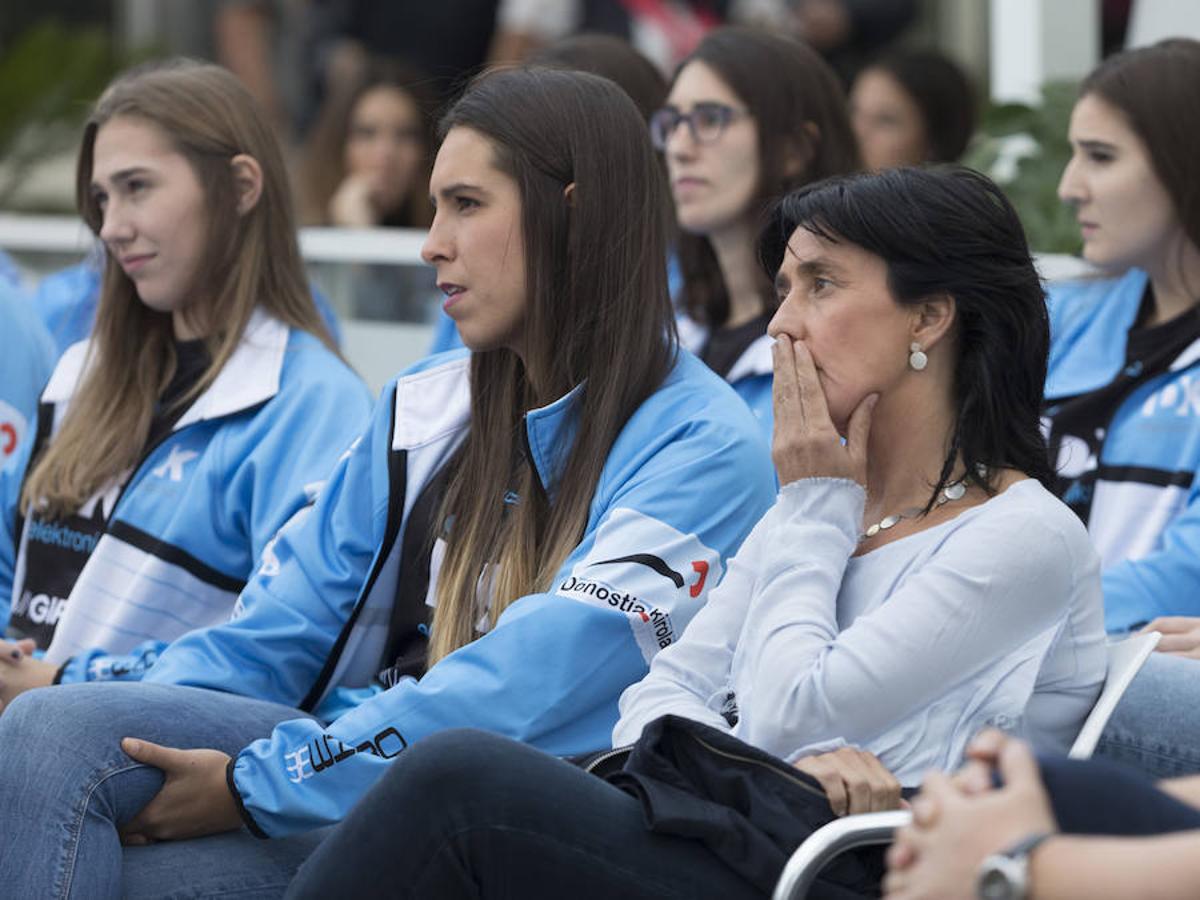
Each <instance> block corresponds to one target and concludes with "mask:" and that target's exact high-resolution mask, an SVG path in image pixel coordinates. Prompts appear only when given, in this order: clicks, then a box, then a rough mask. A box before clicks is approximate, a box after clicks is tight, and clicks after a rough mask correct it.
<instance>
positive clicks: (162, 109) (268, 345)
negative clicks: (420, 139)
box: [0, 61, 370, 753]
mask: <svg viewBox="0 0 1200 900" xmlns="http://www.w3.org/2000/svg"><path fill="white" fill-rule="evenodd" d="M77 184H78V201H79V207H80V214H81V215H82V217H83V219H84V221H85V222H87V224H88V226H89V227H90V228H91V229H92V231H93V232H94V233H95V234H96V235H97V236H98V237H99V238H100V240H101V241H102V242H103V244H104V247H105V263H104V265H105V269H104V276H103V284H102V289H101V292H100V298H99V305H98V311H97V324H96V327H95V330H94V337H93V338H92V339H90V340H87V341H84V342H81V343H78V344H74V345H73V346H71V347H70V348H69V349H68V350H67V351H66V352H65V354H64V355H63V356H62V358H61V359H60V360H59V362H58V365H57V367H56V368H55V369H54V373H53V375H52V376H51V378H50V380H49V383H48V384H47V385H46V387H45V389H44V391H42V393H41V401H40V403H41V406H40V410H39V414H38V416H37V427H36V430H35V432H34V433H33V435H31V437H32V439H31V440H28V441H26V443H25V445H24V446H23V447H21V448H20V449H19V451H18V455H17V457H16V458H15V459H14V461H13V464H12V465H9V466H6V467H5V468H4V469H3V470H2V471H0V624H3V625H5V626H7V628H8V634H9V635H10V636H11V637H12V638H13V639H20V640H21V642H22V643H21V644H20V649H21V650H22V651H24V652H25V653H26V654H27V653H31V652H33V650H34V649H35V648H36V649H39V650H42V651H45V656H44V658H37V659H34V658H28V657H26V656H22V655H21V654H20V653H18V654H17V657H16V658H14V656H13V651H12V649H9V650H8V652H7V659H8V662H9V663H10V665H9V666H7V667H6V669H5V671H4V672H3V673H0V701H2V702H3V703H4V704H7V703H9V702H11V701H12V699H13V698H14V697H15V696H16V695H17V694H19V693H20V692H22V691H24V690H27V689H29V688H31V687H36V686H41V685H50V684H52V683H58V682H61V681H68V682H69V681H82V680H85V679H92V678H114V677H118V676H120V675H121V674H122V673H123V674H125V675H128V674H129V672H128V670H127V668H128V667H127V665H126V663H127V662H128V657H127V656H126V654H129V653H131V652H134V651H135V648H137V647H138V646H139V645H143V642H147V643H145V645H144V647H143V649H141V650H139V651H137V659H138V660H139V662H138V663H137V664H136V665H141V661H144V660H150V659H153V657H154V656H155V655H156V653H157V652H158V651H159V650H161V648H162V646H163V643H164V642H169V641H171V640H173V639H175V638H177V637H179V636H180V635H181V634H183V633H184V632H187V631H190V630H191V629H193V628H197V627H200V626H203V625H212V624H216V623H219V622H225V621H227V620H228V619H229V616H230V614H231V613H232V612H233V609H234V604H235V601H236V600H237V596H238V593H239V592H240V590H241V588H242V586H243V585H244V584H245V582H246V579H247V578H248V577H249V576H250V574H251V572H252V571H253V570H254V568H255V566H256V565H257V560H258V559H259V558H260V557H261V556H262V554H263V553H264V551H265V549H266V547H267V545H268V543H269V542H270V541H271V539H272V538H273V537H274V536H275V533H276V532H277V531H278V530H279V528H280V527H281V526H282V525H283V524H284V523H285V522H287V521H288V520H289V519H291V518H292V517H293V516H294V515H295V514H297V513H298V512H299V511H300V510H302V509H304V508H305V507H307V506H308V505H309V504H310V503H311V500H312V494H313V493H314V492H315V490H316V489H317V488H318V487H319V485H320V483H321V481H322V480H323V479H324V478H325V477H326V475H327V474H328V473H329V471H330V470H331V469H332V468H333V466H334V463H336V462H337V459H338V457H339V455H341V454H342V453H343V452H344V451H345V449H346V448H347V446H349V444H350V442H351V441H352V440H353V439H354V437H355V436H356V435H357V434H358V433H359V431H360V430H361V428H362V426H363V424H364V423H365V422H366V420H367V417H368V413H369V410H370V395H369V393H368V391H367V389H366V386H365V385H364V384H363V383H362V381H361V380H360V379H359V378H358V377H357V376H356V375H355V374H354V372H353V371H351V369H350V367H349V366H348V365H346V363H345V362H344V361H343V360H342V359H341V358H340V356H339V355H338V354H337V351H336V350H335V349H334V348H333V345H332V340H331V338H330V337H329V334H328V332H327V331H326V330H325V328H324V326H323V325H322V322H321V318H320V316H319V314H318V313H317V310H316V308H315V306H314V305H313V300H312V297H311V295H310V294H309V292H308V290H307V288H306V287H305V283H304V273H303V269H302V268H301V263H300V253H299V248H298V247H297V244H296V231H295V222H294V219H293V216H292V208H291V198H290V194H289V193H288V186H287V178H286V174H285V172H284V168H283V157H282V154H281V152H280V149H279V146H278V144H277V142H276V140H275V137H274V135H273V134H272V132H271V131H270V130H268V129H267V128H266V127H265V125H264V123H263V121H262V116H261V115H260V113H259V111H258V109H257V108H256V107H255V105H254V102H253V100H252V99H251V97H250V95H249V94H248V93H247V92H246V90H245V89H244V88H243V87H242V86H241V85H240V83H239V82H238V81H237V80H236V79H235V78H234V77H233V76H232V75H231V74H230V73H228V72H226V71H225V70H224V69H221V68H219V67H217V66H211V65H200V64H195V63H189V62H186V61H175V62H170V63H166V64H161V65H157V66H152V67H147V68H144V69H135V70H133V71H131V72H130V73H127V74H125V75H124V76H121V77H119V78H118V79H117V80H116V81H114V83H113V84H112V85H111V86H110V87H109V88H108V89H107V90H106V91H105V93H104V94H103V95H102V97H101V99H100V100H99V101H98V103H97V105H96V107H95V109H94V110H93V112H92V114H91V116H90V118H89V119H88V121H87V124H86V125H85V127H84V135H83V141H82V144H81V148H80V153H79V163H78V170H77ZM10 602H11V606H10ZM7 646H9V647H10V648H11V645H7ZM109 654H116V655H118V656H117V658H119V660H120V661H119V662H117V661H115V659H114V657H113V656H110V655H109ZM4 752H7V751H0V753H4Z"/></svg>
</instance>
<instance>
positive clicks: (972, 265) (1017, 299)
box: [758, 166, 1053, 509]
mask: <svg viewBox="0 0 1200 900" xmlns="http://www.w3.org/2000/svg"><path fill="white" fill-rule="evenodd" d="M797 228H804V229H806V230H807V231H809V232H811V233H812V234H814V235H816V236H817V237H819V238H821V239H823V240H828V241H832V242H835V243H841V242H846V243H849V244H854V245H855V246H856V247H861V248H862V249H863V250H866V251H867V252H868V253H871V254H874V255H875V256H878V257H879V258H880V259H882V260H883V261H884V263H885V264H886V266H887V273H888V275H887V278H888V288H889V289H890V291H891V293H892V297H893V298H894V299H895V301H896V302H897V303H899V304H902V305H916V304H919V303H921V302H923V301H924V300H926V299H928V298H929V297H932V296H937V295H947V296H950V297H952V298H953V299H954V306H955V323H956V324H955V340H956V343H957V353H958V359H957V360H956V364H955V367H954V404H955V422H954V432H953V436H952V438H951V440H950V445H949V446H948V447H947V453H946V459H945V462H944V464H943V466H942V472H941V476H940V478H939V481H938V483H937V485H936V486H935V487H934V489H933V494H932V496H931V497H930V502H929V506H928V507H927V509H931V508H932V506H933V503H934V501H935V500H936V498H937V496H938V493H939V492H940V491H941V489H942V488H943V487H944V486H945V485H946V484H947V483H948V481H949V480H950V478H951V476H952V475H953V471H954V466H955V463H956V460H957V459H958V457H959V456H961V457H962V461H963V463H964V464H965V465H966V470H967V471H966V475H967V478H968V479H970V480H971V481H973V482H975V483H976V484H979V485H980V486H981V487H983V488H984V489H985V490H986V491H987V492H988V493H994V491H995V487H994V484H993V483H992V473H994V472H995V471H997V470H998V469H1001V468H1012V469H1017V470H1019V471H1021V472H1024V473H1025V474H1027V475H1029V476H1030V477H1032V478H1035V479H1037V480H1038V481H1040V482H1041V483H1042V484H1044V485H1046V486H1049V485H1050V483H1051V479H1052V477H1053V471H1052V468H1051V465H1050V456H1049V452H1048V450H1047V449H1046V440H1045V437H1044V436H1043V434H1042V430H1041V409H1042V400H1043V391H1044V385H1045V381H1046V359H1047V355H1048V353H1049V348H1050V324H1049V318H1048V316H1047V314H1046V299H1045V292H1044V291H1043V290H1042V283H1041V280H1040V279H1039V277H1038V274H1037V271H1036V270H1035V269H1034V266H1033V260H1032V259H1031V258H1030V255H1029V244H1028V242H1027V241H1026V239H1025V232H1024V230H1023V229H1022V228H1021V222H1020V219H1018V218H1017V213H1016V210H1014V209H1013V207H1012V204H1011V203H1009V201H1008V199H1007V198H1006V197H1005V196H1004V193H1003V192H1002V191H1001V190H1000V188H998V187H997V186H996V185H995V184H994V183H993V182H992V181H990V180H989V179H988V178H986V177H984V176H983V175H980V174H979V173H978V172H974V171H972V170H970V169H966V168H963V167H961V166H936V167H925V168H900V169H888V170H885V171H883V172H878V173H872V174H860V175H850V176H841V177H835V178H828V179H826V180H824V181H821V182H818V183H816V184H812V185H809V186H807V187H804V188H801V189H799V190H797V191H793V192H792V193H790V194H787V195H786V196H784V197H783V198H782V199H780V200H779V201H778V202H777V203H776V205H775V207H774V208H773V210H772V211H771V214H770V218H769V220H768V224H767V226H766V227H765V228H764V230H763V232H762V235H761V237H760V238H759V247H758V249H759V259H760V261H761V262H762V265H763V267H764V268H765V269H766V270H767V272H768V273H769V274H770V275H771V276H772V277H773V276H774V274H775V273H776V272H777V271H778V270H779V266H780V264H781V263H782V262H783V254H784V253H785V251H786V250H787V244H788V241H789V239H790V238H791V236H792V234H793V232H795V230H796V229H797ZM981 466H983V467H986V469H985V470H983V471H984V472H986V473H987V474H981V470H980V467H981Z"/></svg>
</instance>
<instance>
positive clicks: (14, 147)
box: [0, 20, 122, 208]
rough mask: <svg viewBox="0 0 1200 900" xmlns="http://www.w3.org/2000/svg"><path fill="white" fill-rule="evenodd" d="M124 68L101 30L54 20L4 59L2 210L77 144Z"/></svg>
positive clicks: (0, 61)
mask: <svg viewBox="0 0 1200 900" xmlns="http://www.w3.org/2000/svg"><path fill="white" fill-rule="evenodd" d="M121 67H122V63H121V61H120V60H119V59H118V58H117V55H116V54H115V52H114V51H113V48H112V43H111V41H110V39H109V38H108V36H107V35H106V34H105V33H104V32H103V31H102V30H100V29H68V28H66V27H64V26H63V25H61V24H60V23H58V22H56V21H53V20H50V21H46V22H42V23H40V24H38V25H35V26H33V27H31V28H29V29H27V30H26V31H25V32H24V33H23V34H22V35H21V36H20V37H19V38H18V39H17V40H16V41H14V42H13V44H12V45H11V46H10V47H8V48H7V49H6V52H5V53H4V54H2V55H0V160H3V161H4V163H5V166H4V170H3V173H2V174H0V208H3V207H4V206H6V205H7V201H8V200H9V199H10V198H11V196H12V194H13V192H14V191H15V190H16V188H17V187H18V186H19V185H20V184H21V183H22V181H23V180H24V179H25V177H26V176H27V175H28V173H29V170H30V169H31V168H32V167H33V166H34V165H36V164H37V163H38V162H40V161H41V160H43V159H45V158H46V157H47V156H49V155H52V154H55V153H60V152H63V151H67V150H69V149H70V148H72V147H73V146H74V145H75V144H76V142H77V141H78V140H79V131H80V128H81V127H82V124H83V120H84V118H85V117H86V115H87V111H88V107H89V105H90V104H91V102H92V101H93V100H94V99H95V98H96V97H97V95H99V93H100V91H101V90H103V88H104V86H105V85H106V84H107V83H108V81H109V80H110V79H111V78H112V76H113V75H115V74H116V72H117V71H118V70H119V69H120V68H121Z"/></svg>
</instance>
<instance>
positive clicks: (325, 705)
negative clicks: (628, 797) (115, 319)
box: [0, 69, 773, 897]
mask: <svg viewBox="0 0 1200 900" xmlns="http://www.w3.org/2000/svg"><path fill="white" fill-rule="evenodd" d="M442 129H443V135H444V137H443V140H442V144H441V148H440V149H439V151H438V155H437V159H436V161H435V163H434V168H433V174H432V177H431V180H430V194H431V196H432V198H433V199H434V201H435V205H436V210H437V211H436V214H435V216H434V220H433V223H432V226H431V228H430V231H429V234H428V236H427V238H426V242H425V245H424V248H423V257H424V259H425V260H426V262H428V263H429V264H431V265H432V266H433V267H434V268H435V269H436V270H437V279H438V282H439V284H440V285H441V288H442V290H443V292H444V294H445V297H446V308H447V311H448V312H449V314H450V315H451V316H452V317H453V318H454V320H455V322H456V323H457V324H458V327H459V330H460V332H461V333H462V337H463V341H464V343H465V344H466V345H467V346H468V347H469V348H471V352H470V353H459V354H443V355H441V356H439V357H435V358H433V359H431V360H427V361H425V362H423V363H420V364H418V365H417V366H415V367H413V368H412V369H411V370H409V371H406V372H404V373H402V374H401V375H399V376H397V378H396V379H395V380H394V381H393V382H392V383H391V384H390V385H389V386H388V387H387V388H386V389H385V390H384V392H383V395H382V399H381V401H380V402H379V404H378V405H377V406H376V409H375V413H374V415H373V417H372V419H371V422H370V424H369V426H368V429H367V431H366V432H365V433H364V434H363V435H362V436H361V439H360V440H358V441H356V442H355V444H354V446H353V447H352V448H351V450H350V451H349V452H347V453H346V454H344V455H343V456H342V458H341V460H340V461H339V462H338V464H337V466H336V467H335V468H334V470H333V472H332V474H331V475H330V476H329V479H328V482H327V484H326V486H325V487H324V489H323V490H322V491H321V493H320V495H319V497H318V498H317V500H316V503H315V505H314V506H313V508H312V510H311V512H310V513H309V514H308V515H307V516H305V517H302V518H300V519H298V520H297V521H295V522H293V523H291V524H289V525H288V526H287V527H285V528H284V529H282V530H281V531H280V532H279V535H278V536H277V539H276V540H275V541H274V543H273V544H272V546H271V550H270V552H267V553H264V554H263V557H262V563H261V565H260V566H259V569H258V572H257V573H256V574H255V576H254V577H253V578H251V579H250V581H249V583H248V584H247V585H246V587H245V589H244V590H243V591H242V594H241V597H240V598H239V601H238V606H237V615H236V616H235V617H234V618H233V620H232V621H230V622H228V623H225V624H222V625H217V626H214V627H211V628H204V629H199V630H197V631H193V632H191V633H190V634H189V635H187V636H185V637H183V638H182V639H180V640H177V641H175V642H174V643H173V644H172V645H171V646H170V647H169V648H167V650H166V651H165V652H164V653H163V654H162V655H161V656H160V657H159V658H158V660H157V662H156V663H155V664H154V666H153V667H151V668H150V669H149V672H148V673H147V674H146V676H145V679H144V680H143V681H142V682H140V683H124V684H114V683H109V684H80V685H66V686H63V687H55V688H52V689H48V690H39V691H30V692H28V693H26V694H23V695H22V696H20V697H18V698H17V699H16V700H15V701H14V702H13V703H12V704H11V705H10V706H9V707H8V709H7V710H6V711H5V713H4V715H3V716H0V753H3V754H4V766H2V767H0V796H3V797H4V798H5V803H4V804H3V805H2V808H0V835H3V838H0V840H2V841H4V842H5V843H6V844H7V846H6V847H5V851H6V852H5V853H4V854H0V884H3V885H4V887H5V890H6V891H8V892H10V893H12V894H14V895H16V896H30V897H40V896H45V895H46V894H47V893H53V890H54V886H55V885H60V884H64V883H71V884H73V885H77V886H78V888H77V889H78V890H80V891H81V892H83V893H85V894H86V895H87V896H89V897H93V896H95V897H110V896H116V895H117V894H118V893H121V892H124V893H126V894H132V895H133V896H141V895H148V896H162V895H163V894H164V893H168V892H170V891H171V890H175V889H176V888H177V887H178V885H179V884H180V883H181V882H182V883H183V884H186V885H188V886H189V888H190V889H192V890H195V892H196V893H197V894H201V895H203V894H206V893H238V892H242V891H264V892H268V891H270V890H272V889H277V890H280V891H281V890H282V885H283V884H286V882H287V880H288V879H289V878H290V876H291V874H292V872H293V870H294V867H295V866H296V865H297V864H298V863H299V861H300V860H302V859H303V858H304V855H305V854H306V853H307V852H309V850H311V848H312V846H313V845H314V844H315V843H316V842H318V841H319V840H320V838H321V828H322V826H326V825H329V824H331V823H333V822H336V821H338V820H339V819H340V818H341V817H342V816H343V815H344V813H345V812H346V811H347V810H348V809H349V808H350V807H351V806H352V805H353V803H354V802H355V801H356V799H357V798H358V797H359V796H361V795H362V794H363V793H365V792H366V791H367V790H369V789H370V787H371V785H372V784H373V783H374V782H375V781H377V780H378V779H379V778H380V777H382V775H383V774H384V772H385V771H386V770H387V768H388V767H389V766H390V765H391V764H392V762H393V761H394V760H395V758H396V757H397V756H398V755H399V756H402V755H403V754H404V753H405V752H407V750H406V748H407V747H410V746H414V745H419V743H420V742H421V741H422V740H424V739H426V738H427V737H428V736H430V735H432V734H435V733H436V732H438V731H441V730H444V729H446V728H451V727H454V726H468V725H471V726H476V727H481V728H488V729H491V730H494V731H496V732H499V733H501V734H505V735H507V736H509V737H512V738H514V739H517V740H523V741H528V742H529V743H531V744H533V745H534V746H537V747H541V748H543V749H545V750H547V751H549V752H555V753H577V752H583V751H586V750H590V749H592V748H594V747H597V746H599V745H601V744H602V743H604V742H605V741H606V740H607V739H608V735H609V734H611V732H612V727H613V725H614V723H615V722H616V719H617V714H618V707H617V701H618V698H619V697H620V694H621V691H623V690H624V689H625V688H626V687H628V685H629V684H631V683H633V682H634V681H636V680H637V679H638V678H641V677H642V676H643V675H644V674H645V673H646V670H647V667H648V665H649V663H650V661H651V660H652V659H653V658H654V656H655V654H657V653H658V652H659V651H660V649H661V648H662V647H665V646H669V645H670V644H671V643H672V642H674V641H676V640H678V639H679V636H680V634H681V633H682V632H683V629H684V627H685V626H686V625H687V623H688V622H689V621H691V619H692V618H693V616H694V615H695V614H696V613H697V612H698V610H700V609H701V608H703V604H704V603H705V602H706V601H707V599H708V595H709V592H710V591H711V589H712V586H713V585H714V584H715V583H716V582H717V581H719V580H720V577H721V574H722V572H723V571H724V566H725V561H726V560H727V559H728V558H729V557H730V556H731V555H732V554H733V552H734V551H735V549H736V548H737V547H738V546H739V545H740V544H741V542H742V540H743V539H744V538H745V536H746V534H747V533H748V532H749V531H750V529H751V527H752V526H753V524H754V522H756V521H757V520H758V519H759V517H760V516H761V515H762V514H763V512H764V511H765V510H766V509H767V508H768V507H769V506H770V502H771V497H772V495H773V479H772V477H771V470H770V457H769V455H768V451H767V448H766V445H765V443H764V442H763V440H762V438H761V435H760V433H759V429H758V426H757V424H756V423H755V421H754V418H753V416H751V415H750V412H749V410H747V409H746V407H745V405H744V404H743V403H742V402H741V401H740V400H739V399H738V397H737V396H736V395H735V394H734V393H733V391H732V390H731V389H730V388H729V387H728V385H726V384H725V383H724V382H723V381H721V379H719V378H717V377H716V376H715V375H714V374H713V373H712V372H711V371H709V370H708V369H707V368H706V367H705V366H704V365H702V364H701V363H700V362H699V361H697V360H696V359H694V358H693V357H691V356H690V355H689V354H686V353H680V352H678V350H677V346H676V343H675V340H674V334H673V332H672V330H671V327H670V324H671V316H672V310H671V304H670V298H669V296H668V292H667V281H666V268H665V266H664V265H663V260H664V259H665V258H666V252H667V240H668V227H669V208H668V204H667V196H666V185H665V182H664V180H663V175H662V170H661V167H660V165H659V163H658V160H657V159H656V158H655V155H654V152H653V149H652V148H651V146H650V141H649V138H648V136H647V135H646V130H645V126H644V123H643V121H642V118H641V116H640V115H639V113H638V111H637V109H636V108H635V106H634V105H633V102H632V101H631V100H630V99H629V98H628V97H627V96H626V95H625V94H624V93H623V92H622V91H621V90H620V89H619V88H618V87H617V86H616V85H614V84H613V83H612V82H610V81H608V80H607V79H603V78H598V77H596V76H592V75H586V74H584V73H580V72H564V71H555V70H550V69H515V70H508V71H498V72H494V73H491V74H489V75H487V76H484V77H483V78H481V79H479V80H478V81H476V82H474V83H473V85H472V86H471V87H470V88H469V89H468V91H467V92H466V93H465V94H464V95H463V97H462V98H460V100H459V101H458V102H457V103H456V104H455V106H454V107H453V108H452V109H451V111H450V112H449V113H448V114H447V117H446V118H445V119H444V120H443V123H442ZM125 738H129V739H134V740H126V741H124V742H123V740H122V739H125ZM162 745H169V746H162ZM68 747H74V748H80V752H76V751H75V750H67V749H66V748H68ZM35 748H36V750H35ZM83 748H86V750H85V749H83ZM177 748H187V749H177ZM129 754H132V756H131V755H129ZM234 757H236V759H235V758H234ZM22 759H23V760H25V763H22V762H21V760H22ZM25 765H29V766H35V767H37V768H38V771H37V772H33V771H31V770H30V769H26V768H25ZM164 778H165V781H164ZM243 826H245V827H243ZM64 828H67V829H70V830H71V831H72V832H73V834H74V835H75V837H74V838H73V839H72V840H71V841H69V842H64V841H63V839H62V834H63V829H64ZM219 832H230V833H228V834H221V835H220V836H219V837H212V838H209V839H206V840H184V839H185V838H197V837H202V836H205V835H216V834H217V833H219ZM251 832H253V835H257V836H259V837H262V836H267V835H269V836H271V837H273V838H277V839H278V840H272V841H269V842H266V843H263V842H260V841H258V840H256V838H255V837H254V836H252V834H251ZM122 838H124V840H125V841H126V842H133V843H142V844H145V843H148V842H159V841H162V842H165V843H153V844H152V845H151V846H149V847H140V848H135V849H133V850H130V851H128V852H126V853H122V852H121V850H120V847H119V845H118V842H119V841H120V840H121V839H122Z"/></svg>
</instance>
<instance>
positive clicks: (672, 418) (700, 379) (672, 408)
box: [630, 349, 762, 443]
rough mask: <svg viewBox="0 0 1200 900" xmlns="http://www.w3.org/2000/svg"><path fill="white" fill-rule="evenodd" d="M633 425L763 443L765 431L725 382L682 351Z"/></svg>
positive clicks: (636, 414)
mask: <svg viewBox="0 0 1200 900" xmlns="http://www.w3.org/2000/svg"><path fill="white" fill-rule="evenodd" d="M630 425H631V426H634V427H641V426H643V425H646V426H649V427H650V428H653V429H655V430H657V431H660V432H665V431H666V430H668V429H673V428H676V429H677V428H684V429H689V430H693V431H696V430H706V429H711V430H715V431H719V432H725V433H728V434H730V435H731V436H733V437H739V436H742V435H744V436H745V437H746V438H747V439H750V440H753V441H755V442H757V443H762V429H761V427H760V426H759V424H758V421H757V420H756V419H755V417H754V415H753V413H752V412H751V411H750V408H749V407H748V406H747V405H746V402H745V401H744V400H743V399H742V398H741V397H740V396H738V394H737V392H736V391H735V390H734V389H733V388H732V387H731V386H730V385H729V383H728V382H726V381H725V379H723V378H721V377H720V376H719V375H717V374H716V373H715V372H713V371H712V369H710V368H709V367H708V366H706V365H705V364H704V363H703V362H701V361H700V360H699V359H698V358H697V357H695V356H694V355H693V354H691V353H689V352H688V351H687V350H682V349H681V350H680V351H679V352H678V353H677V354H676V359H675V362H674V364H673V366H672V367H671V371H670V372H668V373H667V377H666V378H664V379H663V382H662V384H661V385H659V388H658V390H656V391H655V392H654V393H653V394H651V395H650V396H649V397H647V398H646V400H645V401H644V402H643V403H642V405H641V406H640V407H639V408H638V410H637V411H636V412H635V413H634V415H633V417H632V419H631V420H630Z"/></svg>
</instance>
